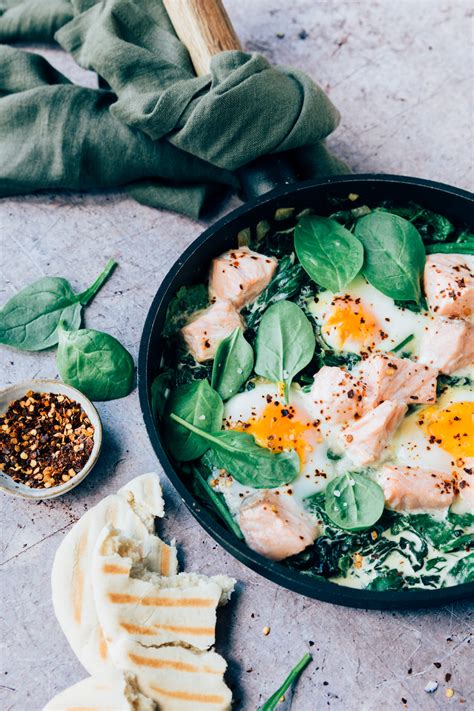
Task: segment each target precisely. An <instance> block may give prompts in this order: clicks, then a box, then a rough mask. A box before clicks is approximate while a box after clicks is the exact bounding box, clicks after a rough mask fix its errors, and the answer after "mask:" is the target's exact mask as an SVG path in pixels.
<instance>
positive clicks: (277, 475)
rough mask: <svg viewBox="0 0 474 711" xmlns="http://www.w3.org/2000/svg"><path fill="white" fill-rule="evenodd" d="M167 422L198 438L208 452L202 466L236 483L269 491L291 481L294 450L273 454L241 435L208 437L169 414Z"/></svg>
mask: <svg viewBox="0 0 474 711" xmlns="http://www.w3.org/2000/svg"><path fill="white" fill-rule="evenodd" d="M170 417H171V419H172V420H174V422H176V423H178V424H180V425H182V426H183V427H185V428H186V429H188V430H189V431H190V432H192V433H194V434H196V435H198V436H199V437H201V438H202V439H203V441H204V444H206V443H207V447H206V448H209V449H208V451H207V452H206V454H205V455H204V457H203V462H204V464H205V465H206V466H209V467H216V468H218V469H225V470H226V471H228V472H229V474H231V475H232V476H233V477H234V479H236V481H238V482H239V483H240V484H243V485H244V486H252V487H254V488H256V489H267V488H268V489H272V488H274V487H276V486H283V485H284V484H289V483H290V482H292V481H294V479H296V477H297V476H298V473H299V470H300V462H299V457H298V455H297V453H296V452H295V451H294V450H290V451H285V452H279V453H278V454H274V453H273V452H272V451H270V450H269V449H265V448H264V447H259V446H258V444H256V442H255V440H254V438H253V436H252V435H250V434H246V433H245V432H237V431H235V430H224V431H221V432H213V433H208V432H204V431H202V430H200V429H198V428H197V427H196V426H195V425H192V424H191V423H189V422H186V420H183V419H182V418H181V417H179V416H177V415H176V414H175V413H174V412H171V415H170Z"/></svg>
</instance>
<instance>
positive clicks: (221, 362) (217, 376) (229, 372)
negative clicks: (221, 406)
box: [211, 328, 254, 400]
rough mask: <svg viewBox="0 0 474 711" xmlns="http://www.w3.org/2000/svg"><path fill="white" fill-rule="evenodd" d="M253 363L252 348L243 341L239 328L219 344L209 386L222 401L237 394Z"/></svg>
mask: <svg viewBox="0 0 474 711" xmlns="http://www.w3.org/2000/svg"><path fill="white" fill-rule="evenodd" d="M253 361H254V358H253V350H252V346H251V345H250V343H249V342H248V341H246V340H245V338H244V335H243V333H242V330H241V329H240V328H236V329H235V331H233V333H231V334H230V336H228V337H227V338H224V340H223V341H221V342H220V343H219V346H218V348H217V351H216V356H215V358H214V364H213V367H212V378H211V386H212V387H213V388H214V390H216V391H217V392H218V393H219V395H220V396H221V398H222V399H223V400H228V399H229V398H230V397H232V396H233V395H235V394H236V393H238V392H239V390H240V388H241V387H242V385H243V384H244V383H245V382H246V380H247V378H248V377H249V376H250V373H251V372H252V369H253Z"/></svg>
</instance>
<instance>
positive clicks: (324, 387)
mask: <svg viewBox="0 0 474 711" xmlns="http://www.w3.org/2000/svg"><path fill="white" fill-rule="evenodd" d="M363 395H364V388H363V386H362V383H361V382H360V381H359V380H357V379H356V378H354V376H353V375H351V373H349V372H347V370H343V368H337V367H330V366H328V365H325V366H323V367H322V368H321V370H319V371H318V372H317V373H316V375H315V376H314V381H313V385H312V387H311V397H312V398H313V401H314V403H315V405H316V408H317V410H318V412H319V414H320V416H321V418H322V419H323V420H324V421H325V422H347V420H350V419H353V418H354V417H355V415H358V414H360V412H361V409H362V408H361V402H362V398H363Z"/></svg>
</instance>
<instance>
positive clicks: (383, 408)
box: [340, 400, 407, 467]
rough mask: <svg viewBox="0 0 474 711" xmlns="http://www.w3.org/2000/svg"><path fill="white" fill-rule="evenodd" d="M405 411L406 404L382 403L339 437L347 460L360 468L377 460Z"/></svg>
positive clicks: (388, 401)
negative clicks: (350, 460) (348, 458)
mask: <svg viewBox="0 0 474 711" xmlns="http://www.w3.org/2000/svg"><path fill="white" fill-rule="evenodd" d="M406 411H407V406H406V405H405V403H403V402H395V401H392V400H385V402H383V403H382V404H381V405H378V407H376V408H375V409H373V410H370V411H369V412H367V413H366V414H365V415H364V416H363V417H361V418H360V420H357V422H354V423H353V424H351V425H349V427H347V428H346V429H345V430H344V431H343V432H342V434H341V435H340V442H341V445H342V446H343V447H344V449H345V452H346V454H347V456H348V457H350V459H352V461H353V462H354V463H355V464H357V465H360V466H363V467H365V466H366V465H367V464H371V463H372V462H375V461H376V460H377V459H379V457H380V456H381V455H382V452H383V450H384V449H385V447H386V445H387V443H388V442H389V440H390V438H391V436H392V434H393V433H394V432H395V430H396V429H397V427H398V425H399V424H400V422H401V421H402V419H403V416H404V414H405V412H406Z"/></svg>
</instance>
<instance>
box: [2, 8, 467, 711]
mask: <svg viewBox="0 0 474 711" xmlns="http://www.w3.org/2000/svg"><path fill="white" fill-rule="evenodd" d="M226 5H227V7H228V9H229V13H230V15H231V17H232V19H233V21H234V23H235V26H236V29H237V31H238V33H239V35H240V37H241V38H242V41H243V43H244V45H245V46H246V47H247V48H248V49H250V50H255V51H259V52H262V53H264V54H265V55H266V56H267V57H269V58H270V59H271V60H272V61H274V62H280V63H287V64H294V65H297V66H299V67H302V68H303V69H305V70H306V71H307V72H309V73H310V74H311V75H312V76H313V77H314V78H315V79H316V80H317V81H318V82H320V83H321V85H322V86H324V87H325V88H326V89H327V91H328V92H329V94H330V96H331V98H332V99H333V101H334V102H335V104H336V105H337V106H338V107H339V109H340V110H341V113H342V116H343V120H342V124H341V127H340V128H339V130H338V131H337V133H336V134H335V135H334V136H333V137H332V138H331V141H330V143H331V146H332V147H333V149H334V151H335V152H336V153H337V154H338V155H339V156H341V157H342V158H345V159H346V160H347V161H348V162H349V163H350V164H351V166H352V167H353V169H354V170H355V171H380V172H392V173H402V174H405V175H417V176H422V177H425V178H431V179H434V180H440V181H444V182H447V183H452V184H454V185H457V186H459V187H463V188H468V189H472V165H471V162H470V159H471V151H470V148H472V133H471V129H470V126H471V122H472V108H473V103H472V93H471V89H472V87H471V86H470V84H469V75H470V73H471V72H472V53H471V50H472V47H470V34H471V30H472V24H471V23H472V10H471V9H470V8H472V5H470V3H468V2H464V1H462V0H402V1H399V2H397V3H393V2H391V0H379V1H376V0H365V1H361V0H360V1H358V2H357V1H352V2H348V1H347V0H339V1H338V2H336V1H335V0H333V1H320V2H314V0H313V1H304V0H293V1H292V2H291V3H288V2H285V0H227V1H226ZM277 33H278V34H281V33H284V37H283V38H278V37H277ZM303 38H304V39H303ZM41 51H43V52H44V54H46V55H47V56H48V57H49V58H50V59H51V61H52V62H53V63H54V64H56V66H58V67H59V68H61V69H62V70H63V71H65V72H66V73H67V74H68V75H69V76H71V77H72V78H74V79H75V80H77V81H79V82H83V83H89V84H92V85H93V83H94V81H95V78H94V77H93V76H92V75H90V74H89V75H88V74H85V73H84V72H82V71H81V70H79V69H78V68H77V67H75V66H74V64H73V63H72V62H71V61H70V60H69V59H68V58H67V57H65V56H64V55H63V54H62V53H60V52H59V51H57V50H52V49H50V48H42V50H41ZM0 227H1V245H0V246H1V249H0V252H1V254H0V301H1V302H3V301H4V300H6V299H7V298H8V297H10V296H11V295H12V294H14V293H15V291H16V290H17V289H18V288H20V287H22V286H23V285H25V284H27V283H28V282H30V281H31V280H33V279H34V278H37V277H39V276H41V275H44V274H50V275H53V274H57V275H63V276H68V277H70V278H71V281H72V283H73V285H74V287H76V288H77V290H79V289H82V288H84V287H85V286H86V285H87V284H89V283H90V282H91V280H92V279H93V278H94V277H95V275H96V273H97V272H98V271H99V270H100V268H101V267H102V265H103V264H104V263H105V261H106V260H107V258H108V257H109V256H114V257H115V258H116V259H117V261H118V262H119V264H120V267H119V269H117V271H116V273H115V275H114V277H113V279H111V280H110V281H109V282H108V284H107V285H106V287H105V288H104V289H103V290H102V292H101V294H100V296H99V297H98V298H97V299H96V300H95V301H94V302H93V304H92V305H91V307H90V308H89V309H88V311H87V323H89V324H93V325H94V326H95V327H97V328H102V329H104V330H106V331H109V332H110V333H112V334H114V335H116V336H118V337H119V338H120V339H121V340H122V341H123V342H124V344H125V345H126V346H127V347H128V348H129V349H130V350H131V352H132V353H133V354H134V356H136V355H137V350H138V343H139V340H140V335H141V331H142V326H143V321H144V319H145V315H146V313H147V309H148V306H149V304H150V302H151V299H152V297H153V295H154V293H155V291H156V289H157V287H158V285H159V283H160V281H161V279H162V278H163V276H164V274H165V273H166V272H167V270H168V269H169V268H170V267H171V265H172V264H173V262H174V261H175V260H176V259H177V257H178V256H179V254H180V252H181V251H182V250H183V249H184V248H185V247H186V246H187V245H188V244H189V243H190V242H191V240H192V239H193V238H194V237H196V236H197V235H198V234H199V232H200V231H201V230H202V228H203V225H200V224H196V223H193V222H191V221H189V220H187V219H184V218H182V217H179V216H176V215H174V214H170V213H161V212H159V211H156V210H152V209H149V208H146V207H142V206H140V205H137V204H136V203H134V202H132V201H130V200H129V199H127V198H126V197H125V196H124V195H123V194H121V193H120V192H109V193H101V194H97V195H82V194H81V195H70V194H55V195H51V194H43V195H38V196H28V197H22V198H18V199H9V200H2V201H0ZM0 359H1V360H0V362H1V373H0V379H1V383H0V385H2V386H6V385H9V384H11V383H14V382H18V381H21V380H22V379H24V378H27V377H55V376H56V369H55V363H54V355H53V353H43V354H39V355H33V354H21V353H16V352H13V351H9V350H5V349H4V350H2V351H1V353H0ZM99 410H100V414H101V416H102V418H103V423H104V427H105V443H104V450H103V454H102V457H101V461H100V464H99V465H98V466H97V468H96V469H95V470H94V472H93V473H92V474H91V475H90V476H89V478H88V479H87V480H86V482H85V483H84V484H82V485H81V486H80V487H79V488H78V489H76V490H75V492H74V493H72V494H71V495H69V496H66V497H63V498H62V499H60V500H56V501H52V502H50V503H38V504H30V503H27V502H24V501H19V500H16V499H12V498H8V497H5V496H1V514H2V524H1V525H2V529H1V530H2V534H1V541H0V561H1V572H2V581H1V594H2V596H1V597H2V599H1V606H0V616H1V625H2V630H1V638H2V642H3V645H4V646H3V648H2V652H1V656H2V675H1V679H0V708H2V709H5V711H7V710H13V709H15V711H37V710H39V709H41V708H42V706H43V704H44V703H45V702H46V701H47V700H48V699H49V698H50V697H51V696H53V695H54V694H55V693H57V692H58V691H60V690H61V689H63V688H65V687H66V686H68V685H70V684H72V683H74V682H75V681H78V680H79V679H81V678H83V677H84V676H85V673H84V671H83V670H82V668H81V666H80V665H79V663H78V662H77V661H76V659H75V658H74V655H73V654H72V652H71V651H70V649H69V647H68V645H67V643H66V640H65V638H64V637H63V635H62V633H61V631H60V629H59V627H58V625H57V623H56V620H55V618H54V615H53V611H52V607H51V602H50V590H49V574H50V569H51V563H52V559H53V555H54V551H55V549H56V547H57V546H58V544H59V542H60V541H61V539H62V537H63V536H64V534H65V532H66V531H67V530H68V529H69V527H70V526H71V525H72V523H73V522H74V521H76V520H77V518H78V517H79V516H80V515H81V514H82V513H83V512H84V511H85V510H86V509H87V508H88V507H90V506H92V505H93V504H95V503H96V502H97V501H99V499H101V498H102V497H103V496H105V495H106V494H108V493H110V492H112V491H115V490H116V489H117V488H118V487H119V486H120V485H121V484H123V483H124V482H125V481H127V480H128V479H130V478H131V477H133V476H135V475H137V474H141V473H143V472H145V471H149V470H152V469H157V470H159V466H158V464H157V462H156V459H155V457H154V454H153V452H152V450H151V447H150V445H149V443H148V440H147V436H146V433H145V428H144V425H143V423H142V419H141V415H140V411H139V405H138V396H137V393H136V392H134V393H133V394H132V395H130V396H129V397H128V398H126V399H124V400H120V401H115V402H110V403H103V404H99ZM164 486H165V491H166V500H167V506H168V517H167V520H166V523H165V525H164V527H163V533H164V535H165V536H166V537H168V538H171V537H173V536H176V538H177V539H178V541H179V544H180V549H181V551H182V558H183V559H184V560H185V562H186V565H187V566H188V567H189V568H191V569H194V570H199V571H202V572H206V573H217V572H221V571H222V572H223V571H225V572H227V573H229V574H232V575H234V576H235V577H236V578H238V580H239V585H238V592H237V594H236V595H235V597H234V599H233V601H232V603H231V605H230V606H229V607H228V609H226V610H224V611H223V612H222V614H221V619H220V634H219V637H220V640H219V645H218V647H219V650H220V651H222V652H223V653H224V654H225V655H226V657H227V658H228V660H229V665H230V671H229V681H230V683H231V684H232V686H233V687H234V688H235V697H236V700H237V703H236V708H239V709H245V710H250V709H255V708H256V707H257V706H258V705H259V704H260V703H261V702H262V700H263V699H264V698H265V697H266V696H268V695H269V694H270V693H271V692H273V691H274V689H275V688H276V686H278V684H279V682H280V681H281V680H282V679H283V677H284V676H285V675H286V672H287V671H288V670H289V669H290V667H291V666H292V665H293V663H295V662H296V661H297V660H298V659H299V658H300V656H301V655H302V654H303V653H304V651H305V650H306V649H308V645H309V642H310V641H311V642H314V646H311V650H312V652H313V654H314V662H313V664H312V665H311V666H310V667H309V668H308V670H307V671H306V672H305V674H304V677H303V678H302V680H301V682H300V684H299V686H298V689H297V692H296V693H295V695H294V697H293V705H292V708H293V709H295V711H313V710H314V709H323V708H326V707H331V708H334V709H338V710H344V711H352V710H353V709H364V710H366V711H378V709H380V708H381V707H383V708H384V709H386V711H392V710H396V709H400V708H409V709H417V710H419V709H434V708H444V707H446V706H448V705H449V706H455V707H459V708H463V709H466V711H467V709H473V708H474V685H473V674H472V658H473V656H472V646H473V642H472V639H473V632H472V630H473V624H472V607H470V606H468V605H453V606H450V607H447V608H443V609H439V610H434V611H419V612H412V613H382V612H366V611H357V610H350V609H344V608H337V607H334V606H331V605H329V604H324V603H319V602H316V601H313V600H309V599H305V598H303V597H300V596H298V595H296V594H293V593H290V592H288V591H286V590H284V589H281V588H278V587H276V586H275V585H273V584H271V583H269V582H267V581H266V580H264V579H263V578H261V577H259V576H258V575H256V574H254V573H252V572H250V571H249V570H247V569H246V568H244V567H243V566H242V565H240V564H239V563H238V562H237V561H235V560H234V559H232V558H231V557H230V556H229V555H227V554H226V553H225V552H224V551H223V550H221V549H220V547H219V546H217V545H216V544H215V543H214V542H213V540H212V539H211V538H210V537H209V536H207V534H205V533H204V532H203V531H202V530H201V528H200V527H199V526H198V525H197V523H195V521H194V519H192V518H191V516H190V514H189V513H188V512H187V511H186V509H185V508H184V507H183V505H182V504H181V503H180V501H179V500H178V497H177V496H176V495H175V494H174V492H173V490H172V489H171V487H170V486H169V485H168V484H167V482H166V481H165V482H164ZM265 625H269V626H271V633H270V635H269V636H268V637H264V636H263V635H262V628H263V627H264V626H265ZM435 662H436V665H434V663H435ZM438 667H439V668H438ZM447 673H449V674H451V675H452V678H451V680H450V681H449V683H447V682H446V681H445V675H446V674H447ZM431 680H437V681H438V682H439V688H438V690H437V691H436V693H435V694H433V695H428V694H427V693H426V692H424V687H425V685H426V684H427V682H429V681H431ZM448 687H450V688H453V689H454V692H455V693H454V696H453V697H452V698H451V699H448V698H447V696H446V693H445V692H446V688H448ZM463 701H464V702H465V704H464V705H461V706H459V704H461V703H462V702H463Z"/></svg>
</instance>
